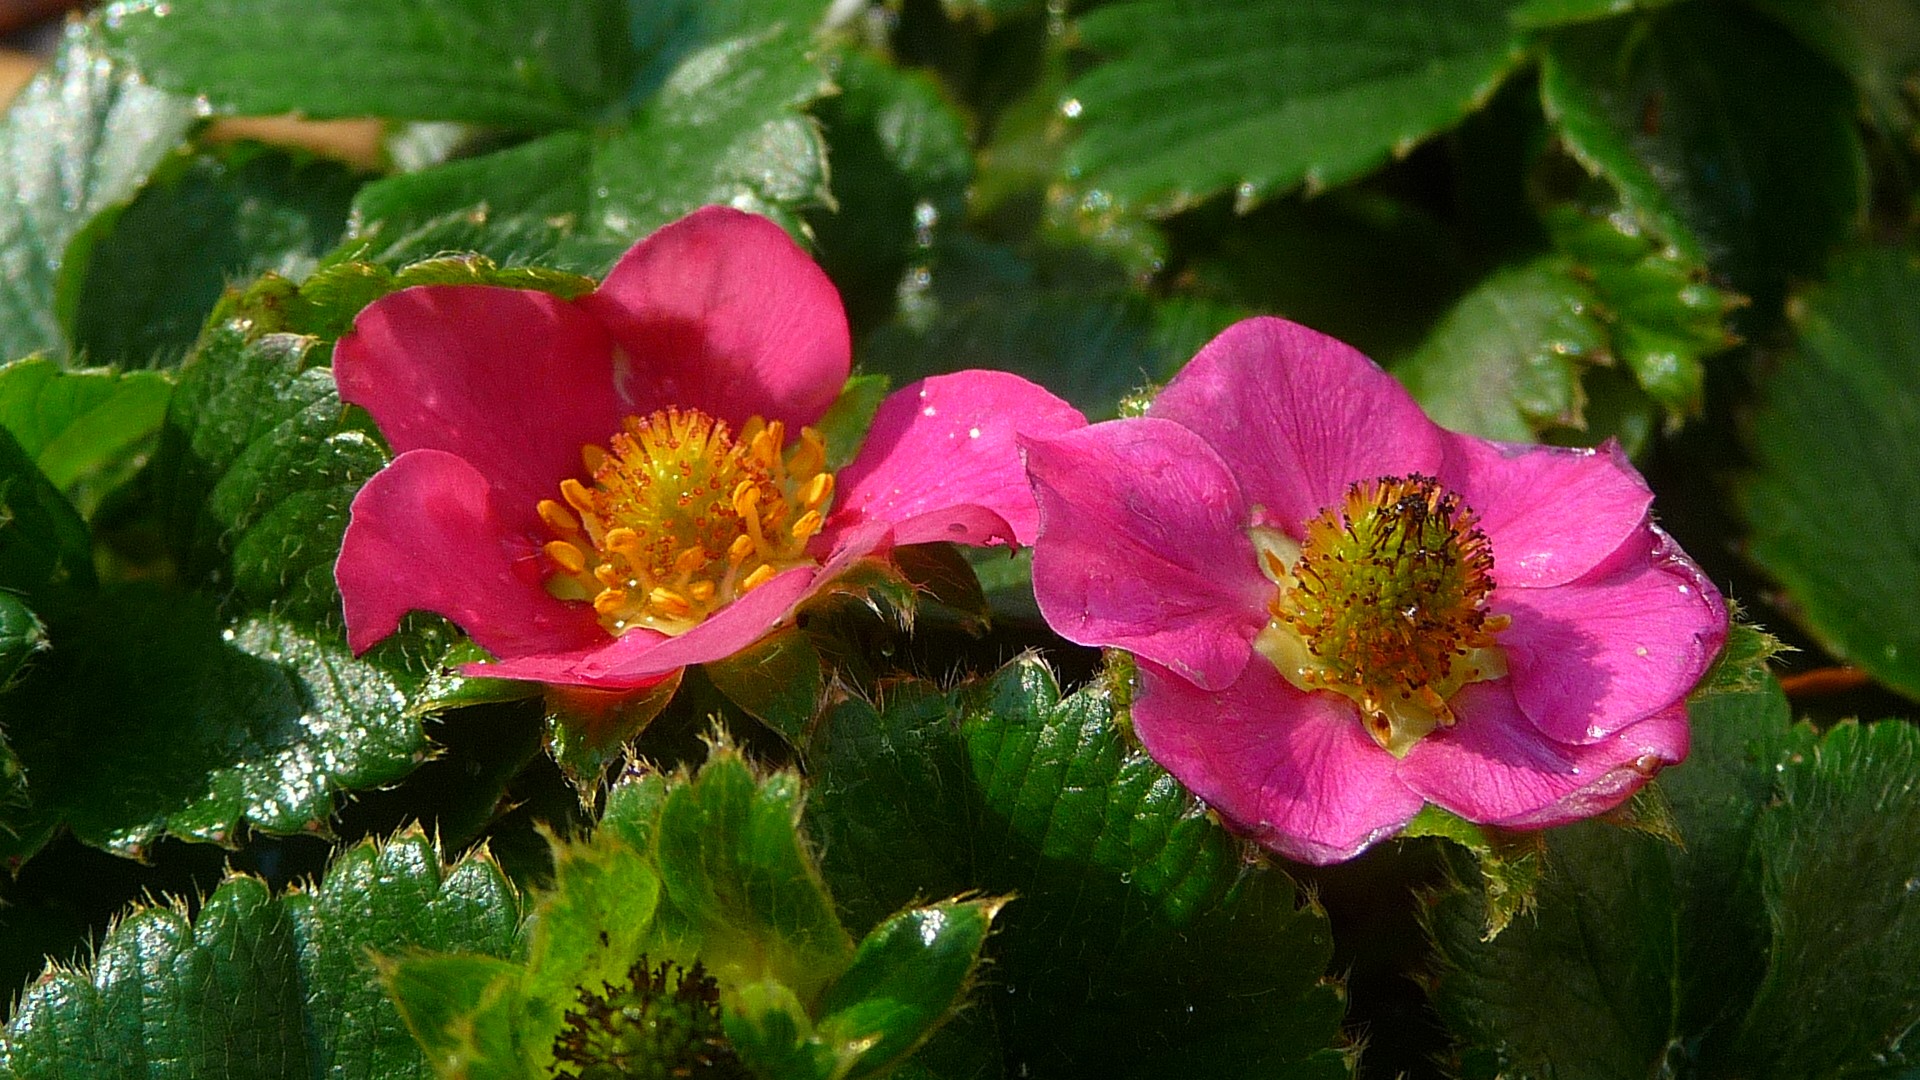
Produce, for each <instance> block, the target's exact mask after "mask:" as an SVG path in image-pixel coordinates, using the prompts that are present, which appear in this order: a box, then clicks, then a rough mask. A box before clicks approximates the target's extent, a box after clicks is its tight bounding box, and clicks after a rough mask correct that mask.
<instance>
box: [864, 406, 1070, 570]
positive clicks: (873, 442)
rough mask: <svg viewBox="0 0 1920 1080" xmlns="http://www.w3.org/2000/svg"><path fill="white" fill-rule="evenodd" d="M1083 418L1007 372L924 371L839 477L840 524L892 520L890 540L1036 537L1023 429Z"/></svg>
mask: <svg viewBox="0 0 1920 1080" xmlns="http://www.w3.org/2000/svg"><path fill="white" fill-rule="evenodd" d="M1086 424H1087V420H1086V418H1085V417H1083V416H1081V415H1080V413H1079V411H1078V410H1076V409H1075V408H1074V407H1073V406H1071V405H1069V404H1067V403H1066V402H1064V401H1062V400H1060V399H1059V398H1057V397H1054V396H1053V395H1052V394H1049V393H1048V392H1047V391H1045V390H1043V389H1041V388H1040V387H1038V386H1035V385H1034V384H1033V383H1030V382H1028V381H1027V380H1025V379H1022V378H1020V377H1019V376H1017V375H1010V374H1008V373H1006V372H1004V371H961V372H956V373H954V374H952V375H937V376H934V377H933V378H930V379H923V380H921V381H920V382H917V383H914V384H913V385H911V386H908V387H906V388H904V389H902V390H900V391H899V392H897V393H895V394H892V395H890V396H889V397H888V398H887V399H886V400H885V401H883V402H881V403H880V408H879V411H877V412H876V413H874V417H873V426H872V427H871V428H869V429H868V431H867V439H866V442H865V443H863V444H862V445H861V447H860V455H859V456H858V457H856V458H855V459H854V460H853V462H852V464H850V465H848V466H847V467H846V468H845V469H842V470H841V471H840V474H839V476H838V477H837V478H836V480H837V487H838V489H839V494H838V495H837V496H835V498H834V507H835V511H834V518H835V522H834V527H835V528H845V527H848V526H850V525H851V524H853V523H855V522H861V521H875V520H878V521H886V522H890V523H892V524H893V525H894V542H895V543H898V544H919V543H925V542H928V541H933V540H951V541H954V542H955V543H961V544H973V545H976V546H978V545H983V544H987V543H989V542H992V541H993V540H995V539H1005V538H1006V537H1007V536H1008V535H1009V534H1008V533H1007V529H1009V528H1010V529H1011V530H1012V531H1011V538H1012V539H1014V540H1017V541H1018V542H1019V543H1021V544H1031V543H1033V538H1034V534H1035V533H1036V531H1037V530H1038V528H1039V517H1040V515H1039V511H1038V510H1037V509H1036V508H1035V507H1034V504H1033V490H1032V488H1031V487H1030V486H1029V485H1028V484H1027V474H1026V471H1025V469H1024V468H1022V466H1021V463H1020V450H1019V447H1018V446H1016V445H1015V444H1014V440H1015V439H1016V438H1017V437H1021V436H1025V437H1027V438H1039V439H1044V438H1050V437H1052V436H1054V435H1060V434H1064V433H1066V432H1068V431H1073V430H1075V429H1077V428H1083V427H1085V426H1086Z"/></svg>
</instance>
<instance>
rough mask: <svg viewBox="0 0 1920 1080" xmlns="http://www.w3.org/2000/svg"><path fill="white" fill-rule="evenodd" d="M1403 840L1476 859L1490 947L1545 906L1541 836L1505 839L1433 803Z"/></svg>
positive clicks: (1403, 832)
mask: <svg viewBox="0 0 1920 1080" xmlns="http://www.w3.org/2000/svg"><path fill="white" fill-rule="evenodd" d="M1400 835H1401V837H1403V838H1405V839H1408V840H1412V839H1414V838H1416V837H1421V836H1437V837H1440V838H1441V839H1444V840H1449V841H1452V842H1453V843H1455V844H1458V845H1460V846H1461V847H1462V848H1464V849H1465V850H1466V851H1467V852H1469V853H1470V854H1472V856H1473V860H1474V862H1473V865H1474V869H1475V870H1477V871H1478V872H1479V875H1480V883H1481V886H1482V887H1483V889H1484V890H1485V896H1484V897H1483V902H1484V905H1485V911H1486V916H1487V922H1486V926H1485V928H1484V931H1485V932H1484V937H1485V938H1486V940H1488V941H1491V940H1493V939H1494V938H1496V937H1499V936H1500V934H1501V932H1502V931H1504V930H1505V929H1506V928H1507V927H1508V926H1511V925H1512V924H1513V920H1514V919H1515V918H1516V917H1518V916H1522V915H1526V914H1527V913H1528V912H1530V911H1532V910H1533V905H1534V904H1535V903H1536V902H1537V901H1538V900H1539V893H1540V879H1541V877H1542V875H1543V874H1544V873H1545V872H1546V865H1545V861H1546V860H1545V858H1544V854H1545V853H1544V850H1543V849H1542V847H1541V846H1540V843H1539V840H1538V837H1539V834H1538V833H1526V834H1501V833H1498V832H1496V831H1494V830H1492V829H1487V828H1484V827H1482V826H1479V825H1475V824H1474V823H1473V822H1471V821H1468V820H1467V819H1465V818H1463V817H1460V816H1458V815H1456V814H1451V813H1448V812H1447V811H1445V810H1442V809H1440V808H1439V807H1438V806H1434V805H1432V804H1431V803H1429V804H1428V805H1426V806H1423V807H1421V808H1420V812H1419V813H1418V814H1415V815H1414V816H1413V820H1412V821H1409V822H1407V827H1406V828H1405V829H1403V830H1401V832H1400Z"/></svg>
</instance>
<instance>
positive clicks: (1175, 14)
mask: <svg viewBox="0 0 1920 1080" xmlns="http://www.w3.org/2000/svg"><path fill="white" fill-rule="evenodd" d="M1508 6H1509V3H1508V0H1447V2H1445V3H1420V2H1417V0H1393V2H1376V3H1370V4H1350V3H1345V2H1343V0H1233V2H1223V3H1212V4H1190V3H1184V2H1181V0H1132V2H1128V3H1121V4H1112V5H1108V6H1105V7H1102V8H1100V9H1098V10H1096V11H1094V12H1092V13H1090V14H1088V15H1086V16H1084V17H1083V18H1082V19H1081V20H1080V22H1079V24H1078V26H1079V35H1080V41H1081V43H1082V44H1084V45H1086V46H1087V47H1088V48H1091V49H1092V50H1094V51H1095V52H1096V53H1100V54H1103V55H1106V56H1108V57H1111V59H1110V60H1108V61H1107V62H1106V63H1104V64H1102V65H1100V66H1099V67H1096V68H1094V69H1093V70H1092V71H1091V72H1089V73H1088V74H1086V75H1084V76H1082V77H1081V78H1080V79H1078V80H1076V81H1075V82H1074V83H1073V84H1072V85H1071V86H1070V87H1069V90H1068V94H1069V100H1070V101H1071V102H1072V104H1071V105H1069V106H1068V112H1069V115H1071V116H1074V117H1075V119H1076V120H1077V122H1078V124H1079V128H1080V130H1079V134H1078V139H1077V141H1076V143H1075V144H1074V146H1073V148H1072V149H1071V151H1070V152H1069V155H1068V168H1069V175H1079V174H1082V173H1084V174H1085V175H1086V176H1087V178H1088V179H1089V180H1090V181H1091V182H1092V183H1094V184H1096V185H1097V186H1099V187H1101V188H1103V189H1108V190H1111V191H1112V192H1113V193H1114V194H1116V195H1117V196H1119V197H1120V198H1122V199H1127V200H1132V201H1137V202H1143V201H1147V200H1154V201H1155V202H1157V203H1158V204H1159V205H1160V206H1162V207H1166V208H1169V209H1178V208H1180V207H1183V206H1186V205H1190V204H1192V203H1194V202H1197V201H1199V200H1200V199H1203V198H1206V197H1207V196H1209V195H1212V194H1215V193H1217V192H1222V191H1232V192H1234V193H1235V197H1236V199H1237V200H1238V201H1239V202H1240V203H1241V204H1242V205H1250V204H1252V203H1253V202H1255V201H1256V200H1260V199H1264V198H1266V197H1268V196H1270V195H1275V194H1279V193H1282V192H1285V191H1287V190H1289V189H1291V188H1294V187H1297V186H1299V185H1302V184H1305V185H1306V186H1307V188H1308V189H1309V190H1318V189H1321V188H1325V187H1331V186H1333V185H1336V184H1341V183H1345V182H1346V181H1348V180H1352V179H1354V178H1356V177H1358V176H1362V175H1364V174H1366V173H1367V172H1370V171H1372V170H1373V169H1376V168H1378V167H1379V166H1381V165H1384V164H1386V163H1387V161H1388V159H1389V158H1390V157H1391V156H1394V155H1405V154H1406V153H1407V152H1409V151H1410V150H1411V149H1412V148H1413V146H1414V145H1415V144H1417V143H1419V142H1420V141H1421V140H1423V139H1426V138H1428V137H1429V136H1431V135H1434V134H1436V133H1438V132H1440V131H1443V130H1445V129H1447V128H1449V127H1451V126H1453V124H1454V123H1456V122H1457V121H1459V120H1460V118H1461V117H1463V116H1465V115H1466V114H1467V113H1468V112H1469V111H1470V110H1472V109H1474V108H1476V107H1477V106H1478V105H1480V104H1481V103H1483V102H1485V101H1486V99H1487V98H1488V97H1490V96H1491V95H1492V94H1493V91H1494V90H1495V88H1496V87H1498V85H1499V84H1500V81H1501V80H1502V79H1504V78H1505V77H1506V75H1507V74H1508V72H1510V71H1512V70H1513V68H1514V67H1515V66H1516V65H1517V64H1518V63H1519V61H1520V59H1521V56H1522V48H1521V43H1520V40H1519V38H1518V37H1517V35H1516V33H1515V31H1514V30H1513V29H1512V28H1511V27H1510V26H1509V25H1508V22H1507V8H1508Z"/></svg>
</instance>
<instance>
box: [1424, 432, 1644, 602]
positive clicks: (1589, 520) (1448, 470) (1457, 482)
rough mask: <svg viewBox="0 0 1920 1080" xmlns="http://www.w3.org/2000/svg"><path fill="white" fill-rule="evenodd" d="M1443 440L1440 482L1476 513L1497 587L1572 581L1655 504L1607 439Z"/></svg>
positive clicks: (1453, 437) (1614, 547)
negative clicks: (1598, 442) (1581, 442)
mask: <svg viewBox="0 0 1920 1080" xmlns="http://www.w3.org/2000/svg"><path fill="white" fill-rule="evenodd" d="M1447 442H1448V455H1447V464H1446V465H1445V467H1444V468H1443V469H1442V471H1441V473H1440V480H1441V482H1442V483H1444V484H1446V485H1447V487H1449V488H1452V489H1453V490H1454V491H1456V492H1458V493H1459V494H1460V497H1461V498H1462V499H1464V500H1465V501H1466V504H1467V505H1468V506H1469V507H1471V508H1472V509H1473V511H1474V513H1475V514H1476V515H1478V517H1479V519H1480V531H1482V532H1484V533H1486V534H1487V539H1488V540H1489V541H1490V542H1491V543H1492V544H1493V577H1494V580H1495V581H1497V582H1499V583H1500V584H1502V585H1522V586H1527V587H1529V588H1537V587H1540V586H1546V585H1559V584H1562V583H1564V582H1568V581H1572V580H1573V579H1574V578H1577V577H1579V576H1580V575H1581V574H1584V573H1586V572H1587V571H1589V570H1591V569H1593V568H1594V567H1595V566H1598V565H1599V564H1600V561H1601V560H1602V559H1605V558H1606V557H1607V556H1609V555H1611V554H1613V553H1614V551H1616V550H1618V549H1619V547H1620V545H1621V544H1623V543H1625V542H1626V541H1627V539H1628V538H1629V537H1631V536H1632V535H1633V534H1634V532H1635V531H1636V530H1638V529H1639V528H1640V527H1641V525H1643V524H1644V523H1645V522H1646V520H1647V508H1648V507H1649V506H1651V505H1653V492H1652V490H1651V489H1649V488H1648V487H1647V483H1646V481H1645V480H1642V479H1641V478H1640V474H1639V473H1638V472H1636V471H1634V468H1633V465H1632V463H1630V462H1629V461H1628V460H1627V456H1626V454H1625V453H1623V452H1621V450H1620V444H1619V443H1617V442H1615V441H1614V440H1612V439H1608V440H1607V441H1606V444H1605V445H1603V446H1601V447H1600V448H1599V449H1596V450H1570V449H1563V448H1560V447H1550V446H1522V445H1515V444H1503V443H1492V442H1488V441H1487V440H1485V439H1479V438H1475V437H1473V436H1471V435H1451V434H1450V435H1449V437H1448V440H1447Z"/></svg>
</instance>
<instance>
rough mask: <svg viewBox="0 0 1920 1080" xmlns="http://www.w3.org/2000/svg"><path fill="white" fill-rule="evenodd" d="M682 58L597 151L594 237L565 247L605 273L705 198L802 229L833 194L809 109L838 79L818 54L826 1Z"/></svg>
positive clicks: (590, 218)
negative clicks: (806, 217) (803, 216)
mask: <svg viewBox="0 0 1920 1080" xmlns="http://www.w3.org/2000/svg"><path fill="white" fill-rule="evenodd" d="M785 8H786V10H785V11H784V12H783V14H784V16H785V18H784V19H782V20H780V21H773V22H770V23H768V24H765V25H761V26H756V27H754V28H753V29H752V30H751V31H749V32H743V33H741V34H740V36H737V37H730V38H726V39H723V40H720V41H717V42H715V43H712V44H709V45H707V46H706V47H705V48H703V49H701V50H700V51H698V52H694V53H691V54H689V55H688V56H687V57H686V58H685V59H684V60H682V61H681V62H680V64H679V66H678V67H677V68H675V69H674V72H673V74H672V75H671V76H670V77H669V78H668V79H667V80H666V82H665V83H663V84H662V85H661V87H660V90H659V92H658V93H657V94H655V95H654V96H653V97H652V98H651V99H650V100H648V101H647V102H646V103H645V104H644V105H642V106H641V107H640V108H639V109H638V110H637V111H636V112H635V113H634V115H633V118H632V121H631V122H630V123H629V124H628V125H627V126H626V127H624V128H621V129H619V130H617V131H614V132H612V133H611V134H609V135H608V136H606V137H605V138H603V139H602V140H600V141H599V142H598V143H597V144H596V145H595V147H594V154H593V161H592V164H591V167H590V170H589V177H590V180H589V193H588V206H587V218H586V224H587V227H586V229H585V230H583V232H584V235H578V236H575V237H571V238H569V239H567V240H564V241H562V243H561V245H560V251H561V254H562V255H563V256H568V257H571V258H573V259H575V260H577V261H578V262H580V263H597V264H598V265H599V266H600V267H601V268H602V269H604V268H606V267H609V266H611V265H612V264H613V261H614V259H615V258H617V257H618V256H619V254H620V253H621V252H623V251H625V250H626V249H627V246H628V245H629V244H631V243H632V242H633V241H634V240H635V239H637V238H639V237H642V236H645V235H646V234H648V233H650V232H652V231H653V230H655V229H657V228H659V227H660V226H662V225H665V224H667V223H668V222H671V221H674V220H676V219H678V218H680V217H682V216H684V215H686V214H689V213H692V212H693V211H694V210H697V209H699V208H700V207H702V206H706V205H709V204H712V203H721V204H726V205H730V206H734V207H736V208H738V209H742V210H751V211H753V212H755V213H759V214H764V215H766V216H768V217H771V218H773V219H774V220H776V221H778V222H780V223H781V224H783V225H785V226H787V228H788V229H789V231H798V226H799V217H798V212H799V211H800V210H802V209H804V208H807V207H810V206H814V205H818V204H820V203H823V202H825V201H826V199H827V197H828V196H827V179H826V146H825V142H824V140H823V139H822V138H821V137H820V132H819V130H818V128H817V127H816V125H815V124H814V122H813V121H812V120H811V119H809V118H807V117H806V116H804V115H802V114H801V112H800V110H801V109H803V108H805V107H806V106H807V105H808V104H809V103H811V102H812V101H813V100H814V99H816V98H818V97H820V96H821V95H822V94H824V93H826V92H827V90H828V89H829V87H830V86H831V84H830V83H829V82H828V81H827V77H826V75H825V73H824V72H822V71H821V70H820V68H819V66H818V65H816V64H815V63H814V62H813V60H812V59H810V58H809V56H808V51H809V49H810V43H811V36H812V32H813V26H814V23H815V22H816V21H817V20H818V18H819V15H820V13H821V12H822V11H823V10H824V8H823V6H822V5H821V4H818V3H814V4H788V5H785Z"/></svg>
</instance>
